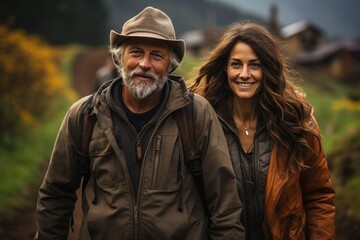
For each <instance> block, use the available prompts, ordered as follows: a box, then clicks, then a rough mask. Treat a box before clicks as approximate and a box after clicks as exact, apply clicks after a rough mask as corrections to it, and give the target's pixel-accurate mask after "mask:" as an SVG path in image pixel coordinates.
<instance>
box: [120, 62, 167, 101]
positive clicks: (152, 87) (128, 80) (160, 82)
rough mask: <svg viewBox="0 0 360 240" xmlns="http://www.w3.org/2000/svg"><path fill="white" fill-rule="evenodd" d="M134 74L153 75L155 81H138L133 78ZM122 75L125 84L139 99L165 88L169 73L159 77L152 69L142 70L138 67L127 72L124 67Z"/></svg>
mask: <svg viewBox="0 0 360 240" xmlns="http://www.w3.org/2000/svg"><path fill="white" fill-rule="evenodd" d="M134 75H143V76H147V77H151V78H152V79H153V80H154V82H152V83H149V82H145V81H141V82H140V81H137V82H135V81H134V80H133V77H134ZM121 76H122V79H123V82H124V84H125V85H126V86H127V87H128V88H129V89H130V91H131V92H132V94H133V95H134V96H135V97H137V98H138V99H145V98H147V97H148V96H150V95H151V94H153V93H155V92H156V91H160V90H162V89H163V87H164V85H165V83H166V81H167V74H165V76H162V77H160V78H158V77H157V76H156V74H154V73H153V72H150V71H142V70H141V69H138V68H136V69H135V70H133V71H131V72H129V73H127V72H125V70H124V68H122V69H121Z"/></svg>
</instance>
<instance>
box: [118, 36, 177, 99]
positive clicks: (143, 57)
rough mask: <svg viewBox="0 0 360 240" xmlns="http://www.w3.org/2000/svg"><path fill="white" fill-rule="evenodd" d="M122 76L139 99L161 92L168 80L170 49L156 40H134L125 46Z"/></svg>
mask: <svg viewBox="0 0 360 240" xmlns="http://www.w3.org/2000/svg"><path fill="white" fill-rule="evenodd" d="M121 61H122V69H121V75H122V77H123V81H124V83H125V84H126V85H127V86H128V88H129V89H130V91H131V92H132V94H133V95H134V96H135V97H137V98H138V99H144V98H146V97H148V96H150V95H151V94H153V93H154V92H156V91H159V90H161V89H162V88H163V87H164V84H165V82H166V80H167V76H168V70H169V64H170V47H169V46H168V45H167V44H164V42H163V41H160V40H154V39H135V40H134V39H132V40H128V41H127V42H126V44H125V45H124V51H123V54H122V60H121Z"/></svg>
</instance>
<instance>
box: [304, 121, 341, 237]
mask: <svg viewBox="0 0 360 240" xmlns="http://www.w3.org/2000/svg"><path fill="white" fill-rule="evenodd" d="M309 124H310V126H312V127H313V129H314V131H316V132H317V133H318V134H319V129H318V125H317V122H316V120H315V119H314V118H312V119H311V121H310V122H309ZM319 136H320V134H319ZM310 144H312V145H311V146H313V150H314V152H309V153H308V154H307V158H306V162H305V164H306V165H307V166H308V167H309V168H308V169H306V170H304V171H303V173H302V175H301V189H302V196H303V202H304V206H305V211H306V232H307V235H308V237H309V239H334V238H335V205H334V201H333V199H334V197H335V191H334V189H333V187H332V183H331V178H330V170H329V168H328V165H327V160H326V157H325V153H324V150H323V147H322V143H321V139H320V138H318V137H315V136H312V137H310Z"/></svg>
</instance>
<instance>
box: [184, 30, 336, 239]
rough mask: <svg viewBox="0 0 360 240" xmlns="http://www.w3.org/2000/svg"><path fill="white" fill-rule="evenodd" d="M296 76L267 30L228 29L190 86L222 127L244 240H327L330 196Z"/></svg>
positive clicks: (331, 216)
mask: <svg viewBox="0 0 360 240" xmlns="http://www.w3.org/2000/svg"><path fill="white" fill-rule="evenodd" d="M297 77H298V76H297V75H296V74H295V71H294V70H292V69H291V68H290V67H289V65H288V64H287V62H286V60H285V58H284V56H283V55H282V54H281V50H280V44H279V43H278V42H277V39H276V38H275V37H274V36H272V35H271V34H270V32H269V31H267V30H266V28H264V27H262V26H260V25H258V24H255V23H245V24H240V23H235V24H233V25H231V26H230V27H229V29H228V31H226V32H225V34H224V36H223V37H222V38H221V39H220V41H219V42H218V44H217V45H216V46H215V48H214V49H213V50H212V51H211V53H210V54H209V57H208V60H207V61H206V62H205V63H204V64H203V65H201V66H200V67H199V70H198V74H197V75H196V77H195V78H194V79H193V82H192V83H191V85H190V87H189V89H190V90H191V91H194V92H197V93H200V94H201V95H203V96H204V97H205V98H207V99H208V100H209V101H210V103H211V104H212V106H213V107H214V108H215V110H216V112H217V114H218V117H219V119H220V121H221V123H222V126H223V130H224V133H225V135H226V138H227V142H228V145H229V149H230V154H231V157H232V163H233V167H234V170H235V173H236V176H237V181H238V189H237V190H238V193H239V197H240V199H241V200H242V203H243V206H244V211H243V214H242V217H241V221H242V223H243V225H244V226H245V229H246V237H247V239H251V240H253V239H322V240H324V239H334V234H335V233H334V232H335V226H334V218H335V206H334V202H333V198H334V196H335V192H334V190H333V187H332V184H331V180H330V173H329V169H328V166H327V162H326V158H325V155H324V151H323V148H322V144H321V136H320V133H319V129H318V126H317V123H316V121H315V119H314V117H313V116H312V107H311V105H310V104H309V103H308V102H307V101H306V99H305V95H304V94H302V93H301V92H300V91H299V88H298V87H296V86H295V84H294V83H293V82H294V80H296V79H297Z"/></svg>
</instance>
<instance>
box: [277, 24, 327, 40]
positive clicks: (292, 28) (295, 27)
mask: <svg viewBox="0 0 360 240" xmlns="http://www.w3.org/2000/svg"><path fill="white" fill-rule="evenodd" d="M306 29H312V30H314V31H316V32H318V33H321V34H322V33H323V30H321V29H320V28H319V27H318V26H316V25H315V24H314V23H312V22H309V21H299V22H295V23H293V24H290V25H287V26H285V27H283V28H281V29H280V34H281V36H282V37H283V38H288V37H291V36H294V35H296V34H298V33H300V32H302V31H304V30H306Z"/></svg>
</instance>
